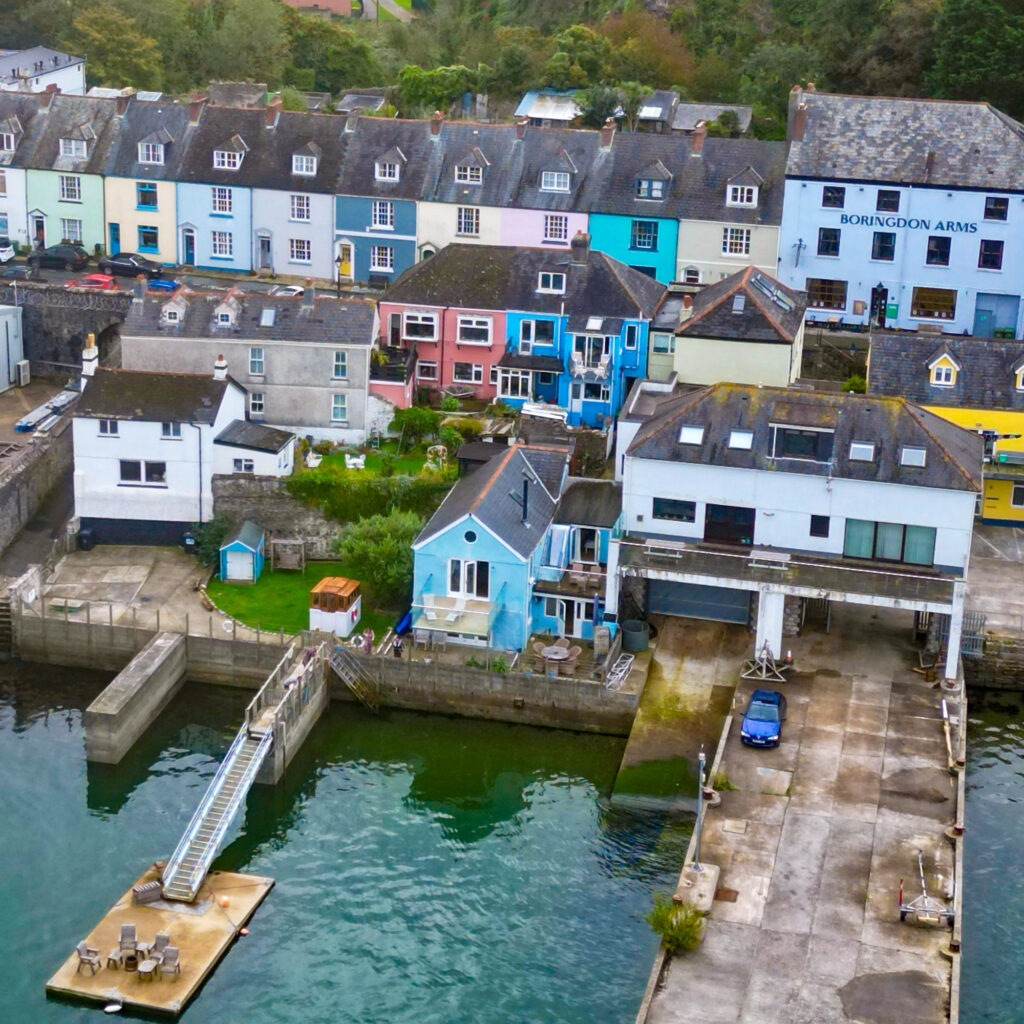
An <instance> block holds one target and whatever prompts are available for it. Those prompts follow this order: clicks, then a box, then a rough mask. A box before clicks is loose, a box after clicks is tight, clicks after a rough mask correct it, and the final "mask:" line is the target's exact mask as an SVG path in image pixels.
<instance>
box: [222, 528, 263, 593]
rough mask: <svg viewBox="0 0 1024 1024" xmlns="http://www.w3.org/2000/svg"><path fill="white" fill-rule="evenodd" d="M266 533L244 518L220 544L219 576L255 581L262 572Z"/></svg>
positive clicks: (238, 580)
mask: <svg viewBox="0 0 1024 1024" xmlns="http://www.w3.org/2000/svg"><path fill="white" fill-rule="evenodd" d="M265 558H266V534H265V533H264V532H263V530H261V529H260V528H259V527H258V526H257V525H256V524H255V523H254V522H252V521H251V520H249V519H246V520H245V522H244V523H242V525H241V526H240V527H239V528H238V529H237V530H235V531H234V532H232V533H229V534H228V536H227V538H226V539H225V541H224V543H223V544H221V546H220V578H221V579H222V580H229V581H231V582H233V583H255V582H256V581H257V580H258V579H259V578H260V573H262V572H263V563H264V561H265Z"/></svg>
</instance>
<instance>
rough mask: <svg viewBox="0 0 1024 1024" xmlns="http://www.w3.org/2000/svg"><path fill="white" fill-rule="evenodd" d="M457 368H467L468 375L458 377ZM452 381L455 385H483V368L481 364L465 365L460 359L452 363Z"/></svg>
mask: <svg viewBox="0 0 1024 1024" xmlns="http://www.w3.org/2000/svg"><path fill="white" fill-rule="evenodd" d="M457 366H468V367H469V375H468V376H463V377H460V376H459V374H458V372H457V371H456V369H455V368H456V367H457ZM452 381H453V382H454V383H456V384H483V382H484V367H483V363H466V362H463V361H462V360H461V359H459V360H456V361H455V362H453V363H452Z"/></svg>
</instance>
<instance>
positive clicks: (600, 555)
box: [531, 479, 622, 640]
mask: <svg viewBox="0 0 1024 1024" xmlns="http://www.w3.org/2000/svg"><path fill="white" fill-rule="evenodd" d="M621 511H622V488H621V486H620V485H619V484H617V483H615V482H614V481H612V480H586V479H570V480H569V481H567V483H566V485H565V488H564V490H563V492H562V496H561V498H560V499H559V502H558V508H557V509H556V510H555V515H554V518H553V520H552V523H551V526H550V528H549V529H548V535H547V537H546V538H545V541H544V543H543V545H542V547H541V558H540V564H539V565H538V566H537V567H536V570H535V573H534V579H535V581H536V582H535V583H534V586H533V600H532V604H531V619H532V622H533V632H535V633H548V634H553V635H556V636H567V637H575V638H578V639H581V640H593V638H594V626H595V624H596V623H599V622H601V621H602V620H603V618H604V590H605V580H606V578H607V573H608V547H609V542H610V540H611V538H612V536H613V534H614V533H615V531H616V529H617V526H618V522H619V516H620V513H621Z"/></svg>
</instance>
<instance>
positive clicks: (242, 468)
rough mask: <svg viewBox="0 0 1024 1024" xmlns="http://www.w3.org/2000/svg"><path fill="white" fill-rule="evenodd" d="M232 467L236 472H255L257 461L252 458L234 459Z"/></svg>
mask: <svg viewBox="0 0 1024 1024" xmlns="http://www.w3.org/2000/svg"><path fill="white" fill-rule="evenodd" d="M231 469H232V472H234V473H254V472H255V471H256V463H255V462H254V461H253V460H252V459H245V458H242V459H232V460H231Z"/></svg>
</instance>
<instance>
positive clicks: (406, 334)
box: [402, 312, 437, 341]
mask: <svg viewBox="0 0 1024 1024" xmlns="http://www.w3.org/2000/svg"><path fill="white" fill-rule="evenodd" d="M410 326H415V327H427V326H429V327H430V334H429V335H426V334H414V333H412V332H410V330H409V327H410ZM402 337H403V338H405V339H406V340H408V341H437V314H436V313H414V312H406V313H403V314H402Z"/></svg>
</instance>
